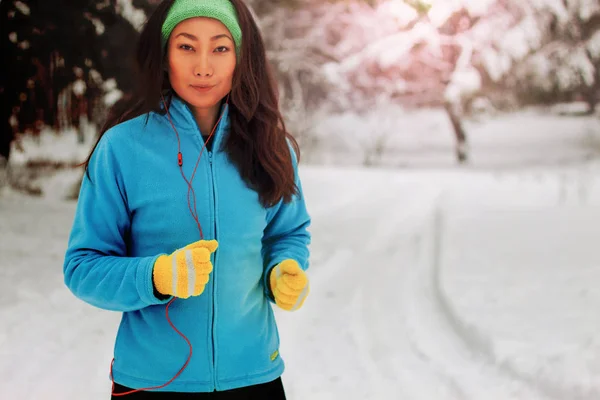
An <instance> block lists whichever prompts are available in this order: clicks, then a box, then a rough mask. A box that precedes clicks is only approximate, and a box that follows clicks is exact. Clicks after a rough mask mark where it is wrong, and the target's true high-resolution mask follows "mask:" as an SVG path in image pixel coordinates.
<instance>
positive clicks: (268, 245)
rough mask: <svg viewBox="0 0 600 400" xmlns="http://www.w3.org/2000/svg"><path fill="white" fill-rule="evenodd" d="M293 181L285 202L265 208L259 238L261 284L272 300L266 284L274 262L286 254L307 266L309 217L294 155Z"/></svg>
mask: <svg viewBox="0 0 600 400" xmlns="http://www.w3.org/2000/svg"><path fill="white" fill-rule="evenodd" d="M294 155H295V153H294V152H293V151H292V157H293V162H294V175H295V182H296V186H297V188H298V194H297V195H296V196H294V197H293V198H292V201H291V202H289V203H284V202H283V200H281V201H280V202H279V203H278V204H277V205H275V206H274V207H271V208H270V209H269V210H268V212H267V225H266V227H265V230H264V232H263V238H262V257H263V267H264V273H263V279H262V281H263V285H264V289H265V295H266V296H267V297H268V298H269V299H270V300H271V301H272V302H273V301H274V299H273V294H272V293H271V288H270V284H269V273H270V272H271V270H272V269H273V267H275V266H276V265H277V264H279V263H280V262H282V261H283V260H286V259H288V258H290V259H292V260H295V261H296V262H297V263H298V264H299V265H300V268H302V269H303V270H304V271H306V270H307V269H308V266H309V254H310V252H309V245H310V242H311V235H310V233H309V231H308V227H309V226H310V223H311V218H310V216H309V214H308V211H307V209H306V203H305V201H304V193H303V191H302V184H301V182H300V177H299V175H298V165H297V162H296V160H295V158H294Z"/></svg>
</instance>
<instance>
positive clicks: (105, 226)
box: [63, 131, 170, 312]
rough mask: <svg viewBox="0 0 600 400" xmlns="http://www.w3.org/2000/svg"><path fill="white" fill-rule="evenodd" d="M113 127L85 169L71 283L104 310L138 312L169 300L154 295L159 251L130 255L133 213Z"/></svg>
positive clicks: (72, 240)
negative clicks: (154, 272)
mask: <svg viewBox="0 0 600 400" xmlns="http://www.w3.org/2000/svg"><path fill="white" fill-rule="evenodd" d="M109 135H110V131H109V132H107V133H105V135H104V137H102V139H101V140H100V142H99V143H98V146H97V147H96V149H95V150H94V152H93V154H92V157H91V159H90V163H89V166H88V172H89V177H88V176H87V175H86V174H84V177H83V180H82V184H81V189H80V192H79V199H78V203H77V208H76V211H75V217H74V221H73V226H72V230H71V234H70V237H69V241H68V246H67V250H66V254H65V259H64V265H63V273H64V281H65V284H66V285H67V287H68V288H69V289H70V290H71V292H73V294H74V295H75V296H76V297H78V298H79V299H81V300H83V301H85V302H87V303H89V304H91V305H93V306H96V307H99V308H102V309H106V310H113V311H122V312H125V311H134V310H139V309H142V308H144V307H147V306H150V305H155V304H161V303H165V302H168V301H169V300H170V298H167V299H164V300H160V299H158V298H156V296H155V295H154V286H153V283H152V270H153V267H154V261H155V260H156V258H158V256H159V254H157V255H156V256H151V257H128V256H127V242H126V238H127V235H128V232H129V228H130V212H129V210H128V206H127V197H126V192H125V191H124V185H123V179H122V176H121V172H120V170H119V164H118V158H117V157H116V156H115V152H114V151H113V149H112V146H111V142H110V139H111V138H110V137H108V136H109Z"/></svg>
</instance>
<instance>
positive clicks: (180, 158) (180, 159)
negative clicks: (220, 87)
mask: <svg viewBox="0 0 600 400" xmlns="http://www.w3.org/2000/svg"><path fill="white" fill-rule="evenodd" d="M161 98H162V102H163V104H164V106H165V110H166V112H167V118H168V119H169V123H170V124H171V126H172V127H173V131H174V132H175V135H176V136H177V165H178V166H179V171H180V172H181V176H182V177H183V180H184V181H185V183H186V184H187V186H188V193H187V199H188V208H189V209H190V213H191V214H192V218H194V221H196V224H197V225H198V231H199V232H200V239H204V233H203V232H202V227H201V226H200V220H199V219H198V209H197V204H196V192H195V191H194V188H193V187H192V182H193V180H194V176H195V175H196V170H197V168H198V165H199V164H200V158H201V157H202V154H203V153H204V149H205V148H206V145H207V144H208V142H209V140H210V138H211V137H212V136H213V134H214V133H215V129H216V128H217V126H219V122H221V118H222V117H223V113H221V116H219V119H218V120H217V123H216V124H215V126H214V127H213V129H212V131H211V132H210V135H208V138H207V139H206V141H205V142H204V145H203V146H202V149H201V150H200V154H199V155H198V159H197V160H196V165H195V166H194V171H193V172H192V176H191V177H190V180H188V179H187V178H186V177H185V174H184V173H183V156H182V154H181V141H180V140H179V133H178V132H177V129H176V128H175V124H173V121H172V120H171V115H170V114H169V108H168V106H167V103H166V101H165V98H164V97H163V96H162V95H161ZM226 103H229V95H227V100H226ZM190 193H191V195H192V197H193V199H194V209H193V210H192V204H191V198H190ZM174 300H175V297H173V298H172V299H171V300H170V301H169V302H168V303H167V307H166V317H167V322H168V323H169V325H171V328H173V330H174V331H175V332H177V334H178V335H179V336H181V337H182V338H183V340H185V342H186V343H187V345H188V347H189V348H190V352H189V354H188V357H187V359H186V361H185V363H184V364H183V366H182V367H181V369H180V370H179V371H178V372H177V373H176V374H175V376H173V378H171V379H170V380H169V381H168V382H167V383H165V384H163V385H160V386H153V387H148V388H141V389H135V390H130V391H128V392H123V393H115V380H114V378H113V365H114V363H115V359H114V358H113V359H112V361H111V363H110V379H111V381H112V390H111V392H112V395H113V396H126V395H129V394H133V393H137V392H141V391H145V390H155V389H162V388H164V387H165V386H168V385H170V384H171V383H172V382H173V381H174V380H175V379H177V377H178V376H179V375H181V373H182V372H183V371H184V370H185V369H186V368H187V366H188V364H189V362H190V360H191V359H192V344H191V343H190V341H189V339H188V338H187V337H186V336H185V335H184V334H183V333H181V331H179V329H177V328H176V327H175V325H174V324H173V322H172V321H171V319H170V318H169V306H170V305H171V303H173V301H174Z"/></svg>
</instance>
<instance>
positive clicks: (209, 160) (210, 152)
mask: <svg viewBox="0 0 600 400" xmlns="http://www.w3.org/2000/svg"><path fill="white" fill-rule="evenodd" d="M208 162H209V163H210V165H212V151H209V152H208Z"/></svg>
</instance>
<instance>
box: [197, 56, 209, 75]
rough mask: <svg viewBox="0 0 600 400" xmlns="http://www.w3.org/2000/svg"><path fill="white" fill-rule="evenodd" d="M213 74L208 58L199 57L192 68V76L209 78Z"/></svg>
mask: <svg viewBox="0 0 600 400" xmlns="http://www.w3.org/2000/svg"><path fill="white" fill-rule="evenodd" d="M212 74H213V69H212V66H211V65H210V61H209V59H208V57H206V56H201V57H199V59H198V61H197V63H196V65H195V66H194V75H196V76H198V77H210V76H212Z"/></svg>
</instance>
